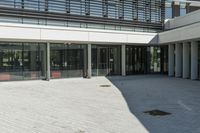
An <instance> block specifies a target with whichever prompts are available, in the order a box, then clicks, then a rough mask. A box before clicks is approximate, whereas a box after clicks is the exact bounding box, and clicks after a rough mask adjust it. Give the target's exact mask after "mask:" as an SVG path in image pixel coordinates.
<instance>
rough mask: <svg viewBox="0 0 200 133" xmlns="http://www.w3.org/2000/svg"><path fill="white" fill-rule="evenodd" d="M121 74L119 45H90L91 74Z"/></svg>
mask: <svg viewBox="0 0 200 133" xmlns="http://www.w3.org/2000/svg"><path fill="white" fill-rule="evenodd" d="M120 74H121V46H111V45H92V75H94V76H109V75H120Z"/></svg>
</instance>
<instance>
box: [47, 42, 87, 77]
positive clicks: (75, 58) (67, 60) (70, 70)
mask: <svg viewBox="0 0 200 133" xmlns="http://www.w3.org/2000/svg"><path fill="white" fill-rule="evenodd" d="M50 68H51V78H68V77H85V76H87V75H86V74H87V47H86V45H79V44H51V45H50Z"/></svg>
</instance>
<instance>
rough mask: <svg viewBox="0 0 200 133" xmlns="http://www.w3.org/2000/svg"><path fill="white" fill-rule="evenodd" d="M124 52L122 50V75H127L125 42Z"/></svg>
mask: <svg viewBox="0 0 200 133" xmlns="http://www.w3.org/2000/svg"><path fill="white" fill-rule="evenodd" d="M121 50H122V52H121V54H122V56H121V57H122V58H121V59H122V61H121V62H122V66H121V69H122V76H126V45H125V44H123V45H122V49H121Z"/></svg>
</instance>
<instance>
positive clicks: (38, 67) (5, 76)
mask: <svg viewBox="0 0 200 133" xmlns="http://www.w3.org/2000/svg"><path fill="white" fill-rule="evenodd" d="M45 49H46V48H45V44H32V43H0V81H1V80H4V81H5V80H23V79H24V80H27V79H41V78H45V66H46V64H45V61H46V56H45V55H46V54H45V51H46V50H45Z"/></svg>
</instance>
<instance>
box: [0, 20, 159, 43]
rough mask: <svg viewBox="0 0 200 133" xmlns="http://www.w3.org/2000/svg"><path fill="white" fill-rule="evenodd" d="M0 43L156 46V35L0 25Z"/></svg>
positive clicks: (25, 25)
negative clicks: (34, 42) (36, 42)
mask: <svg viewBox="0 0 200 133" xmlns="http://www.w3.org/2000/svg"><path fill="white" fill-rule="evenodd" d="M0 41H45V42H81V43H94V42H95V43H102V44H103V43H111V44H112V43H113V44H114V43H115V44H116V43H120V44H121V43H123V44H133V43H134V44H157V43H158V42H157V41H158V38H157V33H144V32H126V31H112V30H95V29H82V28H69V27H57V26H42V25H29V24H13V23H0Z"/></svg>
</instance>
